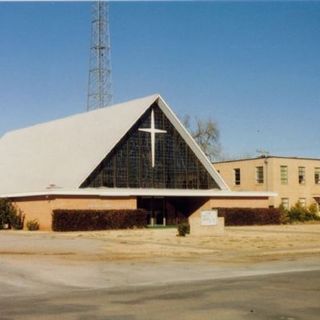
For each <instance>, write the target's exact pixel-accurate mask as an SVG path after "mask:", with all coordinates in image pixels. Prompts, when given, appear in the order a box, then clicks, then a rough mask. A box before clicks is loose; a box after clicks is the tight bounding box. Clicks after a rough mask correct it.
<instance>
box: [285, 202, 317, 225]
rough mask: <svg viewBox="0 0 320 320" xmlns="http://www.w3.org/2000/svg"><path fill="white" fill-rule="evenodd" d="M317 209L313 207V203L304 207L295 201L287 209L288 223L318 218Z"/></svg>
mask: <svg viewBox="0 0 320 320" xmlns="http://www.w3.org/2000/svg"><path fill="white" fill-rule="evenodd" d="M317 211H318V210H317V207H314V206H313V205H311V206H309V208H305V207H303V206H302V205H301V204H300V203H299V202H297V203H296V204H295V205H294V206H293V207H292V208H291V209H290V210H289V211H288V216H289V220H290V223H294V222H304V221H311V220H319V219H320V217H319V216H318V214H317Z"/></svg>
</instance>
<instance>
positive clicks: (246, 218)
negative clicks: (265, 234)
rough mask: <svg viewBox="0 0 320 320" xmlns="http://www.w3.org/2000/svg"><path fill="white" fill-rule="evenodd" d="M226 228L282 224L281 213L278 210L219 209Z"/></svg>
mask: <svg viewBox="0 0 320 320" xmlns="http://www.w3.org/2000/svg"><path fill="white" fill-rule="evenodd" d="M218 215H219V217H224V223H225V225H226V226H250V225H266V224H280V223H281V212H280V210H279V209H276V208H219V209H218Z"/></svg>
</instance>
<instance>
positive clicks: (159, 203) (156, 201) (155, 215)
mask: <svg viewBox="0 0 320 320" xmlns="http://www.w3.org/2000/svg"><path fill="white" fill-rule="evenodd" d="M138 208H140V209H145V210H146V211H147V214H148V224H149V225H150V226H156V225H159V226H165V225H166V206H165V199H164V198H163V197H141V198H138Z"/></svg>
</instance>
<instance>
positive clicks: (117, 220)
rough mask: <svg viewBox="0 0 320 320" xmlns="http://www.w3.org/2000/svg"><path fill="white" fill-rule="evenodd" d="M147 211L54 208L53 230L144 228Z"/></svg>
mask: <svg viewBox="0 0 320 320" xmlns="http://www.w3.org/2000/svg"><path fill="white" fill-rule="evenodd" d="M146 226H147V212H146V211H145V210H141V209H135V210H54V211H53V213H52V230H53V231H93V230H110V229H129V228H144V227H146Z"/></svg>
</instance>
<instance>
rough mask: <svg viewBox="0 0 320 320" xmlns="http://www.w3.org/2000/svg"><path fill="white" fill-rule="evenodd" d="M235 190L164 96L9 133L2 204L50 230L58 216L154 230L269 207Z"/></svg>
mask: <svg viewBox="0 0 320 320" xmlns="http://www.w3.org/2000/svg"><path fill="white" fill-rule="evenodd" d="M270 196H272V194H271V193H270V192H250V191H242V192H240V191H238V192H237V191H231V190H230V189H229V187H228V186H227V185H226V183H225V181H224V180H223V179H222V177H221V176H220V175H219V173H218V172H217V171H216V170H215V168H214V167H213V166H212V164H211V163H210V161H209V159H208V158H207V157H206V156H205V154H204V153H203V152H202V151H201V149H200V148H199V146H198V145H197V143H196V142H195V141H194V140H193V138H192V137H191V135H190V134H189V133H188V131H187V130H186V129H185V128H184V126H183V125H182V124H181V122H180V121H179V120H178V118H177V117H176V115H175V114H174V113H173V111H172V110H171V108H170V107H169V106H168V105H167V104H166V102H165V101H164V100H163V99H162V97H161V96H160V95H158V94H156V95H152V96H148V97H145V98H141V99H136V100H132V101H129V102H126V103H121V104H117V105H113V106H111V107H106V108H103V109H98V110H94V111H90V112H85V113H81V114H76V115H73V116H70V117H67V118H64V119H60V120H55V121H50V122H47V123H43V124H38V125H35V126H32V127H29V128H24V129H19V130H15V131H11V132H8V133H6V134H5V135H4V136H3V137H2V138H1V139H0V197H1V198H8V199H10V200H12V201H13V203H14V204H15V205H16V206H17V207H18V208H19V209H21V210H22V212H23V213H24V214H25V217H26V218H25V220H26V221H27V220H31V219H38V221H39V223H40V229H42V230H51V222H52V221H51V220H52V211H53V210H54V209H94V210H97V209H136V208H143V209H146V210H147V212H148V222H149V224H150V225H169V224H170V225H172V224H176V223H177V221H178V220H179V219H180V218H181V217H184V218H188V217H189V216H191V215H197V214H199V213H200V212H201V210H205V209H211V208H219V207H268V199H269V197H270Z"/></svg>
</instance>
